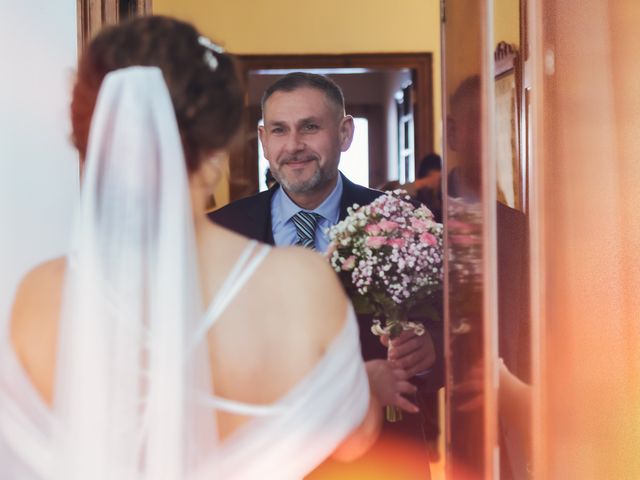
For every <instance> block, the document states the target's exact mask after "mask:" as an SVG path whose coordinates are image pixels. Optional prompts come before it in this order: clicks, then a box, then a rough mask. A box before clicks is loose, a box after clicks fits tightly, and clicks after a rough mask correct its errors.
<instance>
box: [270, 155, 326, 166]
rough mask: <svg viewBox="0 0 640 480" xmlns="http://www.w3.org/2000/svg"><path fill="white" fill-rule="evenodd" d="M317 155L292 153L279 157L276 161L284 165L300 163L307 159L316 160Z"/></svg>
mask: <svg viewBox="0 0 640 480" xmlns="http://www.w3.org/2000/svg"><path fill="white" fill-rule="evenodd" d="M317 159H318V157H317V156H316V155H294V156H291V157H284V158H281V159H280V161H279V162H278V163H279V164H280V165H286V164H288V163H300V162H308V161H316V160H317Z"/></svg>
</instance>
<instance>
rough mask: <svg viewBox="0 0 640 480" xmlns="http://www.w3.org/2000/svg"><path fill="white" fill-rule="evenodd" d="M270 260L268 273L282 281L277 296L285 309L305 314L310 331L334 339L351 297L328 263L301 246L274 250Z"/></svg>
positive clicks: (291, 312) (279, 281) (298, 314)
mask: <svg viewBox="0 0 640 480" xmlns="http://www.w3.org/2000/svg"><path fill="white" fill-rule="evenodd" d="M268 260H269V263H268V267H269V268H268V270H269V272H267V274H268V275H270V276H271V275H272V276H273V277H272V278H277V279H278V282H277V283H278V287H277V291H276V293H275V294H276V295H277V296H278V297H279V298H280V301H281V302H282V304H284V305H285V309H286V310H288V311H289V312H290V314H291V315H293V316H297V317H300V312H305V320H308V321H309V325H307V326H308V327H309V328H314V327H316V328H320V329H322V330H323V331H325V332H327V334H328V335H329V337H328V338H332V337H333V336H334V335H335V334H336V333H337V332H338V331H339V329H340V328H341V327H342V325H343V324H344V321H345V318H346V311H347V298H346V295H345V293H344V290H343V288H342V286H341V285H340V282H339V281H338V277H337V275H336V273H335V272H334V271H333V270H332V269H331V267H330V266H329V263H328V260H327V259H326V258H324V257H323V256H322V255H320V254H318V253H317V252H312V251H310V250H306V249H303V248H300V247H287V248H274V249H272V251H271V253H270V255H269V259H268ZM298 321H300V320H298Z"/></svg>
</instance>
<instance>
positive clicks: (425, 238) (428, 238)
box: [420, 232, 438, 246]
mask: <svg viewBox="0 0 640 480" xmlns="http://www.w3.org/2000/svg"><path fill="white" fill-rule="evenodd" d="M420 241H421V242H423V243H426V244H427V245H431V246H433V245H435V244H436V243H438V239H437V238H436V237H434V236H433V235H431V234H430V233H427V232H425V233H423V234H422V235H420Z"/></svg>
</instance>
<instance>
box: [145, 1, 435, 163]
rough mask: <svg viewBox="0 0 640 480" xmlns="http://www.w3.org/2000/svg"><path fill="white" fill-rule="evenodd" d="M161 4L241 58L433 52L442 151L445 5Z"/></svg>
mask: <svg viewBox="0 0 640 480" xmlns="http://www.w3.org/2000/svg"><path fill="white" fill-rule="evenodd" d="M316 5H317V7H316V8H313V9H312V8H311V7H309V6H308V5H305V4H300V3H299V2H295V1H293V0H273V1H270V2H266V1H264V0H257V1H256V0H233V1H232V0H227V1H217V2H205V1H203V0H182V1H181V2H176V1H172V0H154V1H153V11H154V13H156V14H164V15H172V16H175V17H178V18H181V19H184V20H187V21H190V22H192V23H193V24H195V25H196V26H197V28H198V29H200V30H201V31H202V32H203V33H204V34H206V35H208V36H210V37H211V38H212V39H214V40H215V41H217V42H219V43H221V44H222V45H224V46H225V48H227V50H229V51H230V52H233V53H236V54H304V53H309V54H311V53H324V54H344V53H385V52H386V53H390V52H392V53H400V52H432V53H433V85H434V130H435V131H434V139H435V142H434V143H435V149H436V150H437V151H438V152H440V151H441V147H440V145H441V138H442V127H441V108H440V103H441V100H440V99H441V94H440V91H441V90H440V1H439V0H398V1H396V2H393V4H390V3H389V2H387V1H386V0H367V1H365V0H354V1H350V2H345V1H341V0H326V1H324V2H322V3H319V4H316Z"/></svg>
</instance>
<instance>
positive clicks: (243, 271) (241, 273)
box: [194, 240, 271, 345]
mask: <svg viewBox="0 0 640 480" xmlns="http://www.w3.org/2000/svg"><path fill="white" fill-rule="evenodd" d="M257 245H258V242H257V241H255V240H251V241H249V243H248V244H247V246H246V247H245V249H244V251H243V252H242V254H240V257H238V260H237V261H236V263H235V264H234V266H233V268H232V269H231V272H230V273H229V275H228V276H227V278H226V280H225V281H224V282H223V284H222V287H220V290H219V291H218V293H217V294H216V295H215V297H214V298H213V300H212V301H211V303H210V304H209V307H208V308H207V310H206V312H205V314H204V317H203V319H202V323H201V324H200V327H199V328H198V329H197V330H196V335H195V338H194V344H196V345H197V344H198V343H199V342H200V341H202V339H203V338H204V336H205V335H206V333H207V331H208V330H209V329H210V328H211V327H212V326H213V325H214V324H215V322H216V320H218V318H220V315H222V313H223V312H224V311H225V309H226V308H227V307H228V306H229V304H230V303H231V301H232V300H233V299H234V298H235V297H236V295H237V294H238V292H239V291H240V290H241V289H242V287H244V285H245V284H246V283H247V280H249V278H251V276H252V275H253V274H254V272H255V271H256V270H257V269H258V267H259V266H260V264H261V263H262V261H263V260H264V259H265V258H266V257H267V255H268V254H269V251H270V250H271V247H269V246H268V245H263V246H262V248H260V249H259V250H258V252H257V253H255V254H254V250H255V249H256V246H257ZM252 255H253V256H252Z"/></svg>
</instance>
